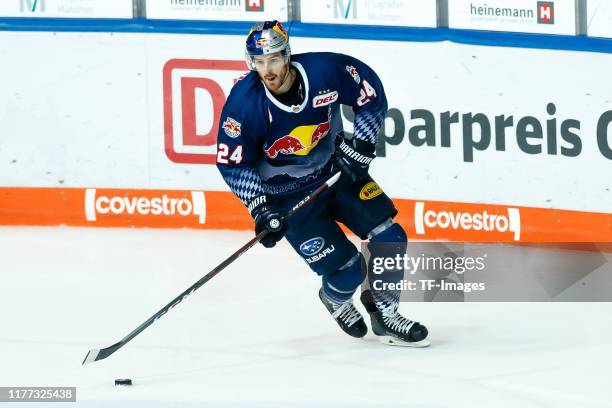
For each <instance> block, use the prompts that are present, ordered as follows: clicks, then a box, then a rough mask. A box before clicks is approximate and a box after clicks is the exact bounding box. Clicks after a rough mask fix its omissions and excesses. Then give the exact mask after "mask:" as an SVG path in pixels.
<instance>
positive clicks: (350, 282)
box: [322, 253, 364, 303]
mask: <svg viewBox="0 0 612 408" xmlns="http://www.w3.org/2000/svg"><path fill="white" fill-rule="evenodd" d="M363 275H364V271H363V256H362V255H361V254H360V253H357V254H355V256H353V257H352V258H351V259H350V260H349V261H348V262H347V263H346V264H345V265H344V266H343V267H342V268H340V269H339V270H337V271H335V272H332V273H329V274H326V275H323V282H322V283H323V293H324V294H325V296H326V297H327V298H328V299H329V300H331V301H332V302H335V303H344V302H346V301H347V300H349V299H350V298H351V297H352V296H353V294H354V293H355V291H356V290H357V288H358V287H359V285H360V284H361V282H362V281H363V278H364V276H363Z"/></svg>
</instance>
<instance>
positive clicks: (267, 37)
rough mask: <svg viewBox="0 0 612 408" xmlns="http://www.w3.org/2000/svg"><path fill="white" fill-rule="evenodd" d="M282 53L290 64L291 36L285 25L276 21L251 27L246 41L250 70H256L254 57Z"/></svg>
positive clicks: (247, 60)
mask: <svg viewBox="0 0 612 408" xmlns="http://www.w3.org/2000/svg"><path fill="white" fill-rule="evenodd" d="M275 52H281V53H282V55H283V57H284V58H285V63H289V58H290V57H291V48H290V47H289V34H287V31H285V29H284V28H283V25H282V24H281V23H280V22H279V21H276V20H273V21H264V22H263V23H256V24H255V25H254V26H253V27H251V31H249V35H248V36H247V39H246V52H245V54H246V62H247V65H248V66H249V69H251V70H255V63H254V62H253V57H254V56H255V55H267V54H274V53H275Z"/></svg>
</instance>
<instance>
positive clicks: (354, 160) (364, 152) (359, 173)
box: [334, 136, 376, 183]
mask: <svg viewBox="0 0 612 408" xmlns="http://www.w3.org/2000/svg"><path fill="white" fill-rule="evenodd" d="M374 157H376V155H375V154H374V145H373V144H371V143H368V142H364V141H361V140H357V139H355V138H353V139H351V140H346V139H344V138H343V137H342V136H338V137H337V138H336V155H335V157H334V164H335V165H336V167H337V168H338V169H339V170H340V171H341V172H342V179H344V181H345V182H348V183H355V182H357V181H359V180H361V179H363V178H365V177H367V176H368V170H369V168H370V163H371V162H372V160H374Z"/></svg>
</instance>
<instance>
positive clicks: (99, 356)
mask: <svg viewBox="0 0 612 408" xmlns="http://www.w3.org/2000/svg"><path fill="white" fill-rule="evenodd" d="M123 344H125V343H121V342H119V343H117V344H113V345H112V346H110V347H107V348H103V349H91V350H89V351H88V352H87V355H86V356H85V359H84V360H83V364H82V365H85V364H89V363H93V362H94V361H99V360H104V359H105V358H106V357H108V356H110V355H111V354H113V353H114V352H115V351H117V350H119V348H120V347H121V346H123Z"/></svg>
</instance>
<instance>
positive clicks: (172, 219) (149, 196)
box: [85, 188, 206, 227]
mask: <svg viewBox="0 0 612 408" xmlns="http://www.w3.org/2000/svg"><path fill="white" fill-rule="evenodd" d="M85 218H86V219H87V221H101V220H102V219H103V218H104V219H108V218H124V219H125V218H129V219H131V220H137V219H143V218H145V219H147V221H145V222H140V223H134V224H142V225H146V226H152V225H154V224H159V225H166V226H183V227H186V226H190V225H191V224H196V223H197V224H204V223H205V222H206V200H205V198H204V192H203V191H191V192H185V191H155V190H133V191H126V190H102V191H100V190H96V189H95V188H88V189H87V190H85ZM98 218H100V219H98ZM155 218H162V219H161V220H159V221H158V222H157V223H155V222H151V221H152V219H155ZM181 219H182V220H181Z"/></svg>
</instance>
